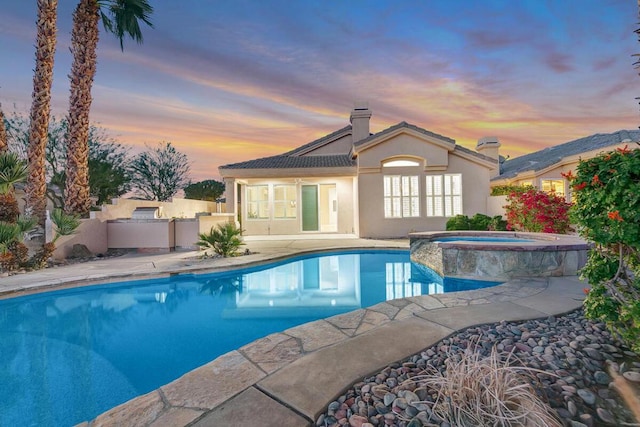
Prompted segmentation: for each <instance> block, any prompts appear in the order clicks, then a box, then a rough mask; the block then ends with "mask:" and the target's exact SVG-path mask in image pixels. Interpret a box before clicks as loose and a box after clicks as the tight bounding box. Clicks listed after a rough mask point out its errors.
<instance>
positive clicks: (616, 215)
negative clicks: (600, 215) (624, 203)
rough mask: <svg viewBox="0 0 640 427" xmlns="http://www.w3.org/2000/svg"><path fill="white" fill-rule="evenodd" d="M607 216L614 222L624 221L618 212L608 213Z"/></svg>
mask: <svg viewBox="0 0 640 427" xmlns="http://www.w3.org/2000/svg"><path fill="white" fill-rule="evenodd" d="M607 216H608V217H609V219H612V220H614V221H624V220H623V219H622V217H621V216H620V212H618V211H613V212H609V213H608V214H607Z"/></svg>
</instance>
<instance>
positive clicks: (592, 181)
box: [591, 175, 602, 185]
mask: <svg viewBox="0 0 640 427" xmlns="http://www.w3.org/2000/svg"><path fill="white" fill-rule="evenodd" d="M591 184H593V185H597V184H602V181H600V177H599V176H598V175H594V176H593V179H592V180H591Z"/></svg>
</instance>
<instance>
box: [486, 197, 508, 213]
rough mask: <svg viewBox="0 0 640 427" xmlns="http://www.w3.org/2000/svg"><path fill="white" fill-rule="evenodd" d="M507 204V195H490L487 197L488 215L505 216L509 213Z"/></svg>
mask: <svg viewBox="0 0 640 427" xmlns="http://www.w3.org/2000/svg"><path fill="white" fill-rule="evenodd" d="M506 204H507V196H489V197H488V198H487V215H489V216H496V215H501V216H502V217H504V216H505V215H506V214H507V211H506V209H505V208H504V207H505V205H506Z"/></svg>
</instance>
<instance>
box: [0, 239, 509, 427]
mask: <svg viewBox="0 0 640 427" xmlns="http://www.w3.org/2000/svg"><path fill="white" fill-rule="evenodd" d="M495 284H497V283H496V282H485V281H460V280H449V279H447V278H445V279H444V280H443V279H442V278H441V277H439V276H438V275H437V274H435V273H434V272H433V271H430V270H428V269H425V268H424V267H422V266H418V265H416V264H413V263H411V261H410V260H409V252H408V251H349V252H340V253H322V254H316V255H309V256H301V257H296V258H292V259H289V260H287V261H283V262H279V263H272V264H269V265H263V266H260V267H254V268H245V269H240V270H234V271H231V272H224V273H209V274H198V275H193V274H181V275H176V276H172V277H169V278H163V279H153V280H140V281H130V282H120V283H112V284H108V285H98V286H88V287H83V288H75V289H68V290H61V291H54V292H46V293H41V294H35V295H29V296H24V297H18V298H12V299H6V300H0V385H1V386H0V426H5V425H7V426H10V425H23V426H28V425H33V426H47V425H50V426H65V425H74V424H76V423H79V422H82V421H85V420H90V419H92V418H94V417H96V416H97V415H99V414H100V413H102V412H104V411H106V410H108V409H110V408H112V407H114V406H116V405H118V404H120V403H123V402H125V401H127V400H129V399H131V398H133V397H136V396H138V395H141V394H144V393H147V392H149V391H151V390H154V389H156V388H159V387H160V386H162V385H164V384H166V383H168V382H171V381H172V380H174V379H176V378H178V377H180V376H181V375H183V374H184V373H186V372H188V371H190V370H192V369H194V368H196V367H198V366H201V365H204V364H206V363H207V362H209V361H211V360H213V359H215V358H216V357H218V356H220V355H222V354H224V353H226V352H229V351H231V350H234V349H238V348H239V347H241V346H243V345H245V344H247V343H249V342H251V341H254V340H256V339H258V338H261V337H264V336H266V335H269V334H271V333H274V332H278V331H283V330H285V329H287V328H290V327H293V326H296V325H300V324H302V323H306V322H310V321H313V320H317V319H320V318H325V317H328V316H332V315H336V314H340V313H344V312H348V311H351V310H355V309H358V308H363V307H369V306H372V305H374V304H377V303H379V302H382V301H386V300H391V299H395V298H403V297H411V296H415V295H424V294H433V293H442V292H452V291H459V290H470V289H478V288H482V287H487V286H493V285H495Z"/></svg>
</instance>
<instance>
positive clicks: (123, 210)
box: [91, 197, 224, 221]
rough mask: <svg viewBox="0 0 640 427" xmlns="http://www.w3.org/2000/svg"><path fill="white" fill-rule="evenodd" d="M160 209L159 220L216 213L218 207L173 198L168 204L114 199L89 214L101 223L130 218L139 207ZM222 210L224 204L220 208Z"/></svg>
mask: <svg viewBox="0 0 640 427" xmlns="http://www.w3.org/2000/svg"><path fill="white" fill-rule="evenodd" d="M156 206H158V207H160V208H161V218H195V216H196V214H197V213H202V212H211V213H213V212H218V210H219V209H220V206H218V204H217V203H215V202H206V201H203V200H191V199H180V198H177V197H176V198H173V199H172V201H170V202H158V201H154V200H133V199H114V200H113V204H111V205H103V206H102V210H101V211H99V212H91V218H96V219H99V220H101V221H107V220H111V219H125V218H131V214H132V212H133V211H134V210H135V209H136V208H141V207H156ZM221 208H222V209H224V204H222V206H221Z"/></svg>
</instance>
